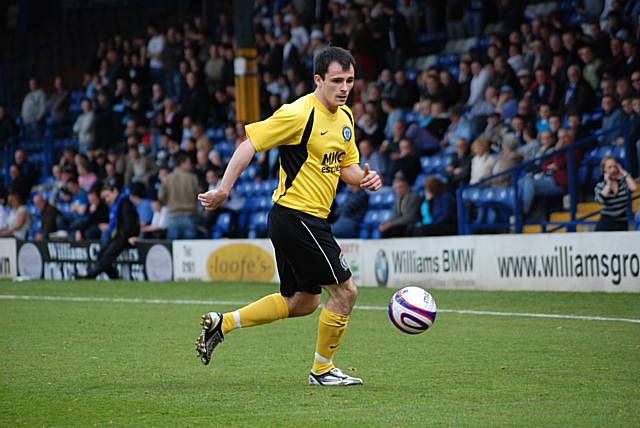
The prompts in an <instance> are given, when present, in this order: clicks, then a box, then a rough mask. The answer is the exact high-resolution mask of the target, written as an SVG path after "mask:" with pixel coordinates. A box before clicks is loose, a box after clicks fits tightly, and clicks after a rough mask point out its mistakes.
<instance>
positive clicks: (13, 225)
mask: <svg viewBox="0 0 640 428" xmlns="http://www.w3.org/2000/svg"><path fill="white" fill-rule="evenodd" d="M8 202H9V208H10V209H11V211H9V217H8V218H7V227H5V228H3V229H0V236H13V237H14V238H17V239H27V233H28V232H29V229H30V228H31V215H30V214H29V209H28V208H27V206H26V205H25V204H24V198H23V196H22V194H21V193H20V192H18V191H17V190H16V189H10V190H9V198H8Z"/></svg>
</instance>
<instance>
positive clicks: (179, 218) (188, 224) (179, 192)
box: [158, 154, 200, 240]
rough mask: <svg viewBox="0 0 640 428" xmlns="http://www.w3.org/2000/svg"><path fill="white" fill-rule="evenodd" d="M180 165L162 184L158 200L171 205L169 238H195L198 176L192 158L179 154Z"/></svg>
mask: <svg viewBox="0 0 640 428" xmlns="http://www.w3.org/2000/svg"><path fill="white" fill-rule="evenodd" d="M177 162H178V165H177V167H176V168H175V169H174V170H173V172H172V173H171V174H169V176H168V177H167V178H166V179H165V180H164V181H163V182H162V184H161V185H160V191H159V192H158V200H159V201H160V203H161V204H162V205H166V206H168V207H169V224H168V226H167V239H171V240H174V239H194V238H195V237H196V233H197V232H196V229H197V224H198V205H197V201H198V193H199V192H200V189H199V187H198V177H196V175H195V174H194V173H192V172H191V169H192V164H191V159H190V158H189V157H188V156H186V155H185V154H180V155H178V158H177Z"/></svg>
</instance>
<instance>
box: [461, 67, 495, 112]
mask: <svg viewBox="0 0 640 428" xmlns="http://www.w3.org/2000/svg"><path fill="white" fill-rule="evenodd" d="M471 74H472V78H471V83H470V84H469V99H468V100H466V101H467V102H466V104H467V105H468V106H473V105H474V104H475V103H477V102H478V101H481V100H482V95H483V94H484V93H485V92H484V91H485V89H486V87H487V85H488V84H489V70H488V68H487V67H486V66H483V65H482V63H481V62H480V61H479V60H475V61H473V62H472V63H471Z"/></svg>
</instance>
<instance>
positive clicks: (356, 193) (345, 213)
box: [331, 184, 369, 238]
mask: <svg viewBox="0 0 640 428" xmlns="http://www.w3.org/2000/svg"><path fill="white" fill-rule="evenodd" d="M347 188H348V189H349V190H348V192H347V196H346V197H345V199H344V202H342V204H340V205H338V207H337V209H336V215H337V217H338V218H337V220H336V221H335V223H333V224H332V225H331V231H332V232H333V234H334V235H335V237H336V238H357V237H358V232H359V231H360V224H361V223H362V220H363V219H364V216H365V214H366V212H367V209H368V207H369V196H368V195H367V193H366V192H365V191H364V190H363V189H361V188H360V186H358V185H353V184H349V185H347Z"/></svg>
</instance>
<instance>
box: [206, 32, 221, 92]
mask: <svg viewBox="0 0 640 428" xmlns="http://www.w3.org/2000/svg"><path fill="white" fill-rule="evenodd" d="M223 67H224V59H222V56H221V55H220V52H219V48H218V46H217V45H216V44H211V45H209V58H208V60H207V62H206V64H205V66H204V75H205V78H206V83H207V87H208V92H209V93H210V94H212V93H213V91H214V90H215V88H217V87H218V86H219V85H220V83H221V82H222V69H223Z"/></svg>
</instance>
